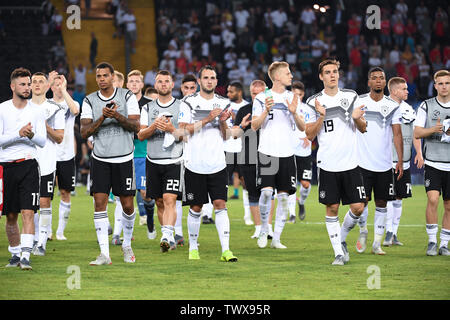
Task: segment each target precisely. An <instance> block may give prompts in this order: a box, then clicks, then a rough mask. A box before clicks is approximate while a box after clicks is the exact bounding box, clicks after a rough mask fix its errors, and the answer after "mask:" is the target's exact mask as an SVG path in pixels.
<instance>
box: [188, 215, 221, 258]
mask: <svg viewBox="0 0 450 320" xmlns="http://www.w3.org/2000/svg"><path fill="white" fill-rule="evenodd" d="M200 216H201V213H200V212H195V211H193V210H192V209H189V215H188V217H187V227H188V233H189V250H194V249H195V250H197V249H198V242H197V239H198V235H199V232H200ZM216 223H217V222H216Z"/></svg>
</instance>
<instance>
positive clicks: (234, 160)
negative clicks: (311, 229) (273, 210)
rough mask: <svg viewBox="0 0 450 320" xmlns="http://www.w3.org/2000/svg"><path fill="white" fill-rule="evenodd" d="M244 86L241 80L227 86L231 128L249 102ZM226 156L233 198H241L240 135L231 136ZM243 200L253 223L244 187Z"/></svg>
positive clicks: (247, 219)
mask: <svg viewBox="0 0 450 320" xmlns="http://www.w3.org/2000/svg"><path fill="white" fill-rule="evenodd" d="M243 93H244V88H243V87H242V84H241V83H240V82H237V81H235V82H232V83H230V85H229V86H228V88H227V96H228V99H230V101H231V106H230V108H231V117H230V118H229V119H228V120H227V122H228V123H227V124H228V127H229V128H232V127H233V125H234V122H235V119H236V114H237V112H238V111H239V109H240V108H241V107H243V106H245V105H247V104H248V102H247V101H246V100H244V99H243V98H242V95H243ZM224 149H225V156H226V160H227V170H228V175H231V177H232V181H233V188H234V190H233V195H232V196H231V197H230V198H231V199H239V184H240V183H241V182H242V181H243V178H242V173H241V172H240V171H239V163H238V159H239V157H240V152H241V150H242V141H241V138H240V137H236V138H234V137H232V136H230V137H229V138H228V140H227V141H225V144H224ZM242 200H243V204H244V222H245V224H246V225H252V224H253V221H252V219H251V215H250V206H249V203H248V192H247V190H245V188H243V190H242Z"/></svg>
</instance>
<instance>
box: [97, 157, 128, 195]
mask: <svg viewBox="0 0 450 320" xmlns="http://www.w3.org/2000/svg"><path fill="white" fill-rule="evenodd" d="M90 183H91V195H93V194H94V193H106V194H109V192H110V190H111V189H112V193H113V194H114V195H115V196H134V195H135V194H136V177H135V175H134V162H133V159H131V160H129V161H127V162H122V163H110V162H105V161H100V160H97V159H95V158H92V162H91V181H90Z"/></svg>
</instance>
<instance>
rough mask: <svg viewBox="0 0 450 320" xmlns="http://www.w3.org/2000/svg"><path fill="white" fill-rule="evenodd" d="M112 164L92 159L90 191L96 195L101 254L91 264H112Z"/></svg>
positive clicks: (96, 215)
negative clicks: (110, 235)
mask: <svg viewBox="0 0 450 320" xmlns="http://www.w3.org/2000/svg"><path fill="white" fill-rule="evenodd" d="M111 175H112V164H110V163H107V162H104V161H99V160H97V159H95V158H93V159H92V162H91V168H90V176H91V182H92V184H91V188H90V193H91V195H92V196H93V197H94V226H95V231H96V234H97V242H98V244H99V247H100V255H99V256H98V257H97V258H96V260H94V261H91V262H90V263H89V264H90V265H93V266H96V265H110V264H111V258H110V256H109V241H108V229H109V219H108V211H107V205H108V197H109V193H110V190H111V184H112V179H111Z"/></svg>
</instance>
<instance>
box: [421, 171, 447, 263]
mask: <svg viewBox="0 0 450 320" xmlns="http://www.w3.org/2000/svg"><path fill="white" fill-rule="evenodd" d="M424 182H425V191H426V193H427V208H426V230H427V235H428V247H427V255H428V256H435V255H437V251H438V250H437V233H438V228H439V226H438V211H437V210H438V205H439V199H440V194H441V190H442V185H443V172H442V171H440V170H437V169H435V168H433V167H430V166H427V165H425V172H424Z"/></svg>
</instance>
